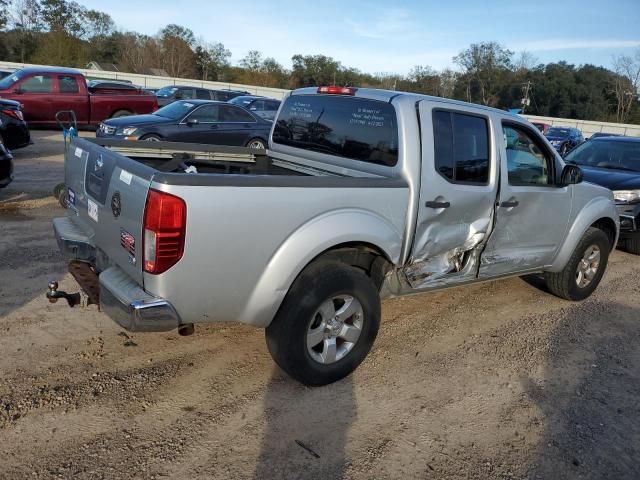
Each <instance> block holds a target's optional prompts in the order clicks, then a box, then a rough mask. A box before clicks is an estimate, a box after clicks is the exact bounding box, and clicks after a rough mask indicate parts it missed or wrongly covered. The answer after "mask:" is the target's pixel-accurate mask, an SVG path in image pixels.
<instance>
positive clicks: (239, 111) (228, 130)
mask: <svg viewBox="0 0 640 480" xmlns="http://www.w3.org/2000/svg"><path fill="white" fill-rule="evenodd" d="M257 127H258V121H257V120H256V119H255V118H254V117H253V115H251V114H250V113H249V112H247V111H246V110H245V109H244V108H242V107H237V106H235V105H220V125H219V130H220V132H219V133H220V137H219V138H220V140H221V141H222V142H224V143H222V145H235V146H240V147H242V146H244V145H245V144H246V143H247V142H248V141H249V140H251V139H252V138H255V137H256V136H262V137H263V138H264V139H265V140H266V134H265V132H262V131H259V130H258V128H257Z"/></svg>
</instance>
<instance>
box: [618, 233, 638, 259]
mask: <svg viewBox="0 0 640 480" xmlns="http://www.w3.org/2000/svg"><path fill="white" fill-rule="evenodd" d="M620 246H621V247H622V250H624V251H625V252H629V253H633V254H634V255H640V235H636V236H634V237H632V238H626V239H625V240H624V241H621V242H620Z"/></svg>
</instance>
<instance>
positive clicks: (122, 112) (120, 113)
mask: <svg viewBox="0 0 640 480" xmlns="http://www.w3.org/2000/svg"><path fill="white" fill-rule="evenodd" d="M129 115H133V113H132V112H130V111H129V110H118V111H117V112H115V113H114V114H113V115H111V118H120V117H128V116H129Z"/></svg>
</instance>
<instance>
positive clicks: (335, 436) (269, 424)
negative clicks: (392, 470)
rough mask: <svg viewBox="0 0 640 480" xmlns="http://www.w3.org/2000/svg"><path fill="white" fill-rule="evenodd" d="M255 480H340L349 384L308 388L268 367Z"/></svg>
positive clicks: (352, 412)
mask: <svg viewBox="0 0 640 480" xmlns="http://www.w3.org/2000/svg"><path fill="white" fill-rule="evenodd" d="M264 412H265V418H266V425H265V428H264V435H263V438H262V445H261V448H260V456H259V458H258V462H257V465H256V469H255V472H254V478H255V479H259V480H262V479H273V478H281V479H285V478H286V479H307V478H309V479H321V478H342V477H343V476H344V473H345V471H346V469H347V467H348V465H349V461H348V457H347V454H346V446H347V436H348V431H349V428H350V427H351V425H352V424H353V422H354V421H355V420H356V417H357V407H356V402H355V398H354V393H353V380H352V376H349V377H347V378H345V379H343V380H341V381H339V382H336V383H334V384H331V385H328V386H325V387H321V388H309V387H305V386H303V385H300V384H299V383H297V382H296V381H294V380H292V379H291V378H290V377H288V376H287V375H286V374H285V373H283V372H282V371H281V370H280V369H279V368H277V367H274V370H273V373H272V376H271V380H270V383H269V386H268V389H267V393H266V395H265V398H264Z"/></svg>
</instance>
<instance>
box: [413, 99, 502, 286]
mask: <svg viewBox="0 0 640 480" xmlns="http://www.w3.org/2000/svg"><path fill="white" fill-rule="evenodd" d="M419 110H420V122H421V125H422V173H421V186H420V205H419V210H418V219H417V224H416V233H415V238H414V243H413V247H412V251H411V257H410V261H409V264H408V266H407V267H406V268H405V270H404V274H405V277H406V280H407V282H408V283H409V285H410V286H411V288H412V289H414V290H421V289H427V288H431V287H434V286H437V285H438V284H442V283H445V284H451V283H459V282H464V281H468V280H471V279H473V278H475V276H476V275H477V268H478V261H479V255H480V251H481V248H482V245H483V244H484V242H485V241H486V237H487V235H488V233H489V231H490V229H491V224H492V219H493V212H494V207H495V201H496V195H497V183H498V174H497V168H496V167H497V156H496V149H495V145H496V138H495V135H493V134H492V128H491V123H492V122H491V119H490V117H489V116H487V115H483V114H479V113H478V111H477V110H475V109H472V108H467V107H464V106H459V107H456V108H455V109H454V110H452V109H449V108H447V109H441V108H438V107H434V106H433V105H432V104H427V103H425V102H421V103H420V104H419Z"/></svg>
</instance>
